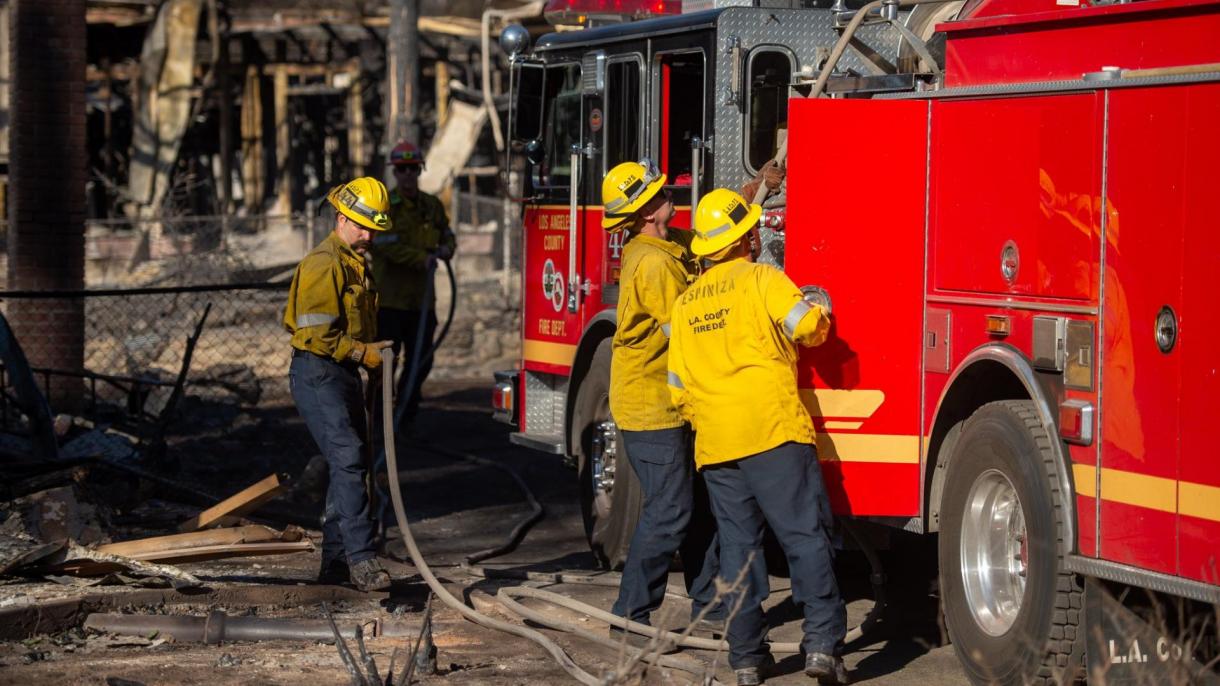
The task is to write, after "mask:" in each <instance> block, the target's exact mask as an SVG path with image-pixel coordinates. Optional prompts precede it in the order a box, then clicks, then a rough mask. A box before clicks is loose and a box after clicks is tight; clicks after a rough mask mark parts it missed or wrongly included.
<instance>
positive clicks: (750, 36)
mask: <svg viewBox="0 0 1220 686" xmlns="http://www.w3.org/2000/svg"><path fill="white" fill-rule="evenodd" d="M716 32H717V35H716V45H717V52H716V55H715V56H714V59H713V64H714V65H715V67H714V68H715V70H716V92H715V94H714V95H713V100H712V104H713V113H714V114H713V121H712V131H713V135H714V136H715V147H714V150H715V152H714V153H713V154H712V155H711V157H712V162H711V165H710V166H711V170H712V176H711V181H710V183H709V185H708V189H709V190H710V189H712V188H732V189H739V188H741V186H742V184H744V183H745V182H746V181H748V180H749V179H750V173H749V170H747V169H746V163H745V150H744V149H743V141H744V137H745V124H746V122H745V114H744V113H743V112H742V111H741V110H740V109H739V108H737V107H735V106H733V105H725V104H724V103H725V102H727V101H728V100H729V97H730V94H731V92H732V88H731V83H732V73H733V65H732V60H731V59H730V58H729V52H728V50H729V49H730V46H731V45H732V43H733V39H734V38H736V40H738V41H740V45H741V48H742V50H743V54H744V51H748V50H750V49H751V48H754V47H758V46H761V45H776V46H783V47H786V48H788V49H789V50H791V51H792V53H793V54H794V55H795V56H796V69H797V70H798V71H799V70H800V69H801V68H802V67H804V66H806V65H812V66H814V67H816V65H817V62H818V59H819V55H822V56H823V59H824V57H825V56H826V55H828V54H829V53H830V51H831V49H832V48H834V45H835V43H836V42H838V40H839V31H837V30H835V23H834V15H833V14H832V13H831V12H830V10H828V9H803V10H776V9H758V8H746V7H735V8H729V9H726V10H725V11H724V12H722V13H721V14H720V16H719V17H718V18H717V21H716ZM856 35H857V37H858V38H859V39H860V40H861V41H863V42H864V43H866V44H868V45H869V46H870V47H871V48H872V49H873V50H875V51H877V53H878V54H880V55H881V56H883V57H884V58H885V59H887V60H889V61H890V62H891V63H894V62H896V61H897V59H898V48H899V45H900V44H901V36H900V35H899V34H898V32H897V31H895V30H894V29H893V28H892V27H890V26H889V25H888V24H876V25H865V26H861V27H860V29H859V31H857V33H856ZM838 67H839V70H845V69H854V70H855V71H857V72H859V73H862V74H868V73H872V70H871V69H870V68H869V65H868V64H867V63H866V62H865V60H864V59H862V58H861V57H860V55H859V54H858V53H856V52H855V51H854V50H850V49H849V50H848V51H846V52H845V53H844V54H843V57H842V59H840V60H839V65H838ZM742 68H743V69H744V68H745V65H744V64H743V65H742ZM743 80H744V77H743ZM843 126H844V128H845V129H848V128H850V122H844V125H843ZM832 149H833V148H832V147H830V146H828V147H827V148H826V150H827V151H828V153H829V151H831V150H832ZM761 234H762V241H763V252H762V256H761V257H759V260H758V261H759V262H762V263H766V264H772V265H775V266H777V267H781V268H782V267H783V266H784V261H783V255H784V234H783V233H779V232H775V231H771V230H770V229H763V230H762V232H761Z"/></svg>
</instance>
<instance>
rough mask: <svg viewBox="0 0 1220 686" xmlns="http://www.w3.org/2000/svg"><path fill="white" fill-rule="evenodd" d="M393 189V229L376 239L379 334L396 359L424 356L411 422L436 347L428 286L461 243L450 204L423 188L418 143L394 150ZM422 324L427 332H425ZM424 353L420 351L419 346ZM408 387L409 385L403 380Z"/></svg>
mask: <svg viewBox="0 0 1220 686" xmlns="http://www.w3.org/2000/svg"><path fill="white" fill-rule="evenodd" d="M390 167H391V168H392V169H393V172H394V188H393V189H391V190H390V210H389V212H390V217H391V218H392V219H393V222H394V226H393V227H391V228H390V230H389V231H386V232H385V233H382V234H378V235H376V236H374V237H373V245H372V249H371V250H370V252H371V254H372V256H373V278H374V279H375V280H376V282H377V290H378V293H379V295H380V305H381V306H380V308H379V309H378V311H377V332H378V335H379V336H381V337H382V338H385V339H388V340H391V341H393V342H394V352H395V354H396V356H397V355H398V353H401V356H400V357H398V359H401V360H402V361H403V362H404V364H407V365H410V364H411V360H413V359H415V358H416V355H417V354H418V356H419V363H418V369H417V370H416V373H415V386H414V387H413V388H409V389H405V391H404V393H403V394H402V397H401V398H400V402H405V403H406V407H405V408H404V411H405V414H404V416H405V419H406V421H408V422H409V421H411V419H413V418H414V417H415V414H416V412H417V411H418V409H419V398H420V389H422V388H423V385H424V380H425V379H427V378H428V374H429V372H431V371H432V355H429V354H425V353H426V352H427V351H429V350H431V349H432V339H433V338H434V337H435V336H436V292H435V289H433V288H432V285H431V284H430V283H429V279H431V278H433V270H434V269H435V267H436V260H438V259H441V260H447V259H449V258H450V257H453V252H454V248H455V246H456V244H457V239H456V237H455V236H454V235H453V231H451V230H450V229H449V218H448V216H446V214H445V205H444V203H442V202H441V201H440V199H439V198H437V197H436V196H435V195H432V194H431V193H425V192H424V191H422V190H420V188H419V176H420V173H421V172H422V171H423V168H424V156H423V153H422V152H420V150H419V148H418V147H416V146H415V144H413V143H410V142H408V141H399V143H398V145H396V146H394V149H393V150H391V151H390ZM421 324H422V327H423V331H422V333H421V332H420V330H419V329H420V326H421ZM417 341H418V342H419V345H420V347H421V348H422V350H419V351H418V352H417V351H416V350H415V345H416V342H417ZM403 383H405V381H404V382H403Z"/></svg>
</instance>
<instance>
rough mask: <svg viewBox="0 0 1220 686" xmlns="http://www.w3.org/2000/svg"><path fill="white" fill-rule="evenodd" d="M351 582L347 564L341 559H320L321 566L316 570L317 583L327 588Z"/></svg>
mask: <svg viewBox="0 0 1220 686" xmlns="http://www.w3.org/2000/svg"><path fill="white" fill-rule="evenodd" d="M349 581H351V573H350V572H348V569H347V562H344V561H343V559H342V558H332V559H329V560H328V559H326V558H323V559H322V566H321V567H320V568H319V569H318V583H320V584H326V585H328V586H338V585H339V584H346V583H347V582H349Z"/></svg>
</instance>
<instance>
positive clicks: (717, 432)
mask: <svg viewBox="0 0 1220 686" xmlns="http://www.w3.org/2000/svg"><path fill="white" fill-rule="evenodd" d="M761 213H762V209H761V208H760V207H759V206H758V205H753V204H751V203H749V202H747V201H746V200H745V199H744V198H742V197H741V196H740V195H738V194H737V193H734V192H733V191H731V190H727V189H717V190H714V191H712V192H711V193H708V194H707V195H706V196H704V198H703V199H702V200H701V201H700V202H699V207H698V208H697V210H696V213H695V236H694V238H693V240H692V241H691V250H692V251H693V252H694V253H695V254H696V255H699V256H701V257H704V258H706V260H707V262H708V263H710V264H711V266H710V267H708V268H707V270H706V271H705V272H704V273H703V275H702V276H700V277H699V279H698V280H697V281H695V283H693V284H692V285H691V287H690V288H688V289H687V290H686V291H685V292H684V293H683V294H682V295H681V297H679V298H678V302H677V303H676V304H675V305H674V309H673V314H672V316H673V331H672V333H673V336H672V338H671V339H670V344H669V377H668V381H669V390H670V392H671V394H672V398H673V401H674V404H675V405H676V406H677V408H678V410H679V412H680V413H681V414H682V416H683V417H685V418H686V419H687V420H689V421H690V422H691V425H692V426H693V427H694V429H695V432H696V433H695V461H696V463H697V464H698V467H699V469H700V470H701V472H702V474H703V477H704V479H705V480H706V482H707V488H708V492H709V494H710V495H711V499H712V511H713V512H714V513H715V515H716V524H717V528H718V532H719V536H720V559H721V577H722V578H723V579H725V580H726V581H732V580H733V579H735V578H736V577H737V576H738V575H739V574H740V573H741V571H742V569H743V567H746V566H747V565H748V569H747V571H746V575H745V577H744V578H745V586H744V588H742V589H741V591H740V592H741V593H744V596H745V597H744V600H743V601H742V604H741V606H740V609H739V610H738V612H737V614H735V615H734V616H733V620H732V622H731V624H730V626H729V627H728V633H727V638H728V642H729V663H730V665H732V667H733V669H734V670H735V671H736V673H737V683H738V684H739V686H753V685H754V684H759V683H761V682H762V679H763V677H764V676H765V671H766V669H767V667H768V666H769V665H770V664H771V663H772V658H771V655H770V653H769V652H768V650H767V647H766V644H765V643H764V642H763V641H764V637H765V634H766V626H765V622H764V619H763V611H762V601H763V600H764V599H766V597H767V594H768V592H769V589H768V585H767V567H766V562H765V560H764V558H763V550H762V545H763V530H764V524H769V525H770V526H771V529H772V530H773V531H774V532H775V534H776V537H777V538H778V539H779V543H780V546H781V547H782V548H783V549H784V553H785V555H786V556H787V558H788V565H789V567H790V569H791V572H792V599H793V601H794V602H796V603H797V605H798V606H799V607H801V608H802V610H803V612H804V616H805V621H804V623H803V625H802V628H803V630H804V634H805V637H804V640H803V641H802V644H801V645H802V647H803V649H804V652H805V673H806V674H808V675H809V676H811V677H817V678H819V679H820V680H823V681H824V682H829V683H840V682H843V681H845V680H846V678H847V675H846V672H845V670H844V667H843V660H842V658H841V657H839V655H840V653H841V651H842V645H843V638H844V635H845V633H846V619H847V618H846V613H845V610H844V607H843V601H842V599H841V598H840V596H839V589H838V585H837V584H836V582H835V576H834V570H833V569H832V566H831V564H832V561H833V549H832V548H831V543H830V531H831V526H832V520H831V511H830V501H829V499H828V497H827V495H826V488H825V486H824V484H823V482H822V472H821V468H820V467H819V466H818V461H817V453H816V449H815V447H814V445H815V444H814V429H813V421H812V420H811V419H810V417H809V411H808V410H807V409H805V406H804V405H803V404H802V403H801V399H800V395H799V393H798V391H797V383H796V361H797V345H798V344H799V345H802V346H815V345H821V343H822V342H823V341H825V340H826V336H827V334H828V332H829V329H830V320H829V314H830V313H829V311H828V310H827V309H825V308H824V307H823V306H821V305H817V304H813V303H810V302H808V301H806V300H805V299H804V298H803V297H802V295H801V292H800V290H798V289H797V287H796V286H795V285H794V284H793V283H792V281H791V280H789V279H788V277H787V276H786V275H785V274H784V273H783V272H781V271H780V270H778V269H776V268H775V267H771V266H768V265H763V264H756V263H755V262H754V260H755V259H756V258H757V257H758V255H757V253H756V252H755V249H756V248H755V247H754V246H756V245H757V241H756V240H755V239H756V237H755V236H754V235H753V234H755V233H756V232H757V227H758V218H759V215H760V214H761ZM736 600H737V597H736V596H734V597H732V598H726V599H725V603H726V604H728V605H729V606H733V605H734V603H735V602H736Z"/></svg>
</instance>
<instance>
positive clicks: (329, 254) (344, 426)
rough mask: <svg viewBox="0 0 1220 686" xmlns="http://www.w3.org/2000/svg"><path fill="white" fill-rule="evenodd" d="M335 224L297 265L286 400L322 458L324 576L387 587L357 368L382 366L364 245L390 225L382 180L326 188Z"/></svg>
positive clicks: (287, 320) (287, 321)
mask: <svg viewBox="0 0 1220 686" xmlns="http://www.w3.org/2000/svg"><path fill="white" fill-rule="evenodd" d="M327 200H329V201H330V204H331V205H333V206H334V208H335V210H336V215H335V229H334V231H332V232H331V233H330V235H328V236H327V237H326V238H325V239H323V240H322V242H321V243H319V244H318V246H317V247H315V248H314V249H313V250H312V251H310V253H309V254H308V255H306V256H305V259H303V260H301V263H300V264H299V265H297V269H296V273H295V274H294V275H293V277H292V286H291V287H290V288H289V290H288V305H287V307H286V308H285V310H284V328H286V329H287V330H288V332H289V333H291V334H292V365H291V367H290V368H289V372H288V382H289V387H290V388H291V389H292V399H293V401H294V402H295V403H296V406H297V410H298V411H299V412H300V413H301V418H302V419H304V420H305V425H306V426H307V427H308V428H309V433H310V435H312V436H313V439H314V442H315V443H317V445H318V449H319V450H321V451H322V454H323V455H324V456H325V458H326V463H327V467H328V469H329V472H330V485H329V487H328V488H327V491H326V512H325V515H324V519H323V524H322V567H321V570H320V572H319V574H318V581H319V582H321V583H342V582H344V581H347V580H349V579H350V581H351V582H352V584H353V585H354V586H355V587H356V588H358V589H360V590H362V591H373V590H385V589H386V588H389V586H390V577H389V575H388V574H387V573H386V572H385V570H384V569H382V567H381V563H380V562H378V561H377V558H376V552H377V551H376V547H375V545H374V542H373V521H372V519H371V517H370V515H369V498H368V493H367V492H366V490H365V473H366V465H365V463H364V445H365V441H366V440H367V437H366V436H365V433H366V424H365V414H364V405H363V393H362V387H361V381H360V373H359V370H360V368H361V367H364V368H365V369H367V370H368V371H369V373H370V377H371V378H373V379H375V378H377V377H376V376H375V375H374V374H373V372H375V371H376V370H377V369H378V367H380V366H381V350H382V349H384V348H385V347H387V346H388V345H389V342H388V341H378V340H376V336H377V293H376V291H374V290H373V287H372V283H371V281H370V279H369V275H368V273H367V271H366V269H365V264H364V258H363V257H362V254H363V253H364V252H365V251H366V250H367V249H368V245H369V240H370V238H371V236H372V235H374V234H380V233H382V232H384V231H388V230H389V229H390V216H389V214H387V210H389V197H388V194H387V192H386V188H385V186H384V185H383V184H382V183H381V182H380V181H378V180H377V179H374V178H371V177H364V178H359V179H356V180H354V181H351V182H350V183H346V184H343V185H341V186H336V187H335V188H334V189H332V190H331V191H330V193H329V194H328V195H327Z"/></svg>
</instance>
